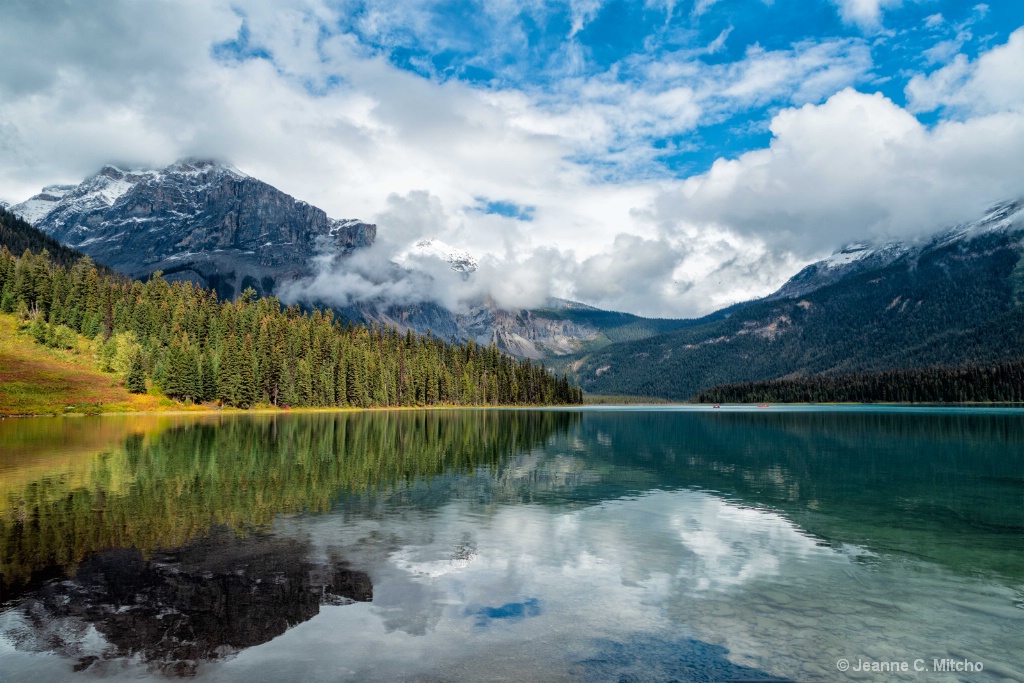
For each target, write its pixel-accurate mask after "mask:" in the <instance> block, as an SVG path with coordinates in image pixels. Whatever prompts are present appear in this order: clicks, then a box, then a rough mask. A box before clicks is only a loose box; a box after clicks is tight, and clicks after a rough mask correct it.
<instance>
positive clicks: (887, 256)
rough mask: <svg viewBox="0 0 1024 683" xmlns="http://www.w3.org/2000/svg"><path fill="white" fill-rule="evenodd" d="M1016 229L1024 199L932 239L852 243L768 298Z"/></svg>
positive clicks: (1023, 225) (1023, 224) (1021, 225)
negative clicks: (928, 251)
mask: <svg viewBox="0 0 1024 683" xmlns="http://www.w3.org/2000/svg"><path fill="white" fill-rule="evenodd" d="M1013 230H1024V200H1017V201H1008V202H1001V203H999V204H996V205H995V206H993V207H992V208H990V209H989V210H988V211H986V212H985V215H983V216H982V217H981V218H979V219H978V220H975V221H969V222H966V223H960V224H957V225H955V226H953V227H952V228H949V229H948V230H945V231H943V232H940V233H939V234H937V235H935V236H934V237H932V238H931V239H926V240H919V241H916V242H900V241H888V242H879V243H872V242H855V243H853V244H849V245H847V246H845V247H843V248H842V249H840V250H839V251H837V252H835V253H834V254H832V255H831V256H829V257H828V258H825V259H822V260H821V261H817V262H816V263H812V264H810V265H809V266H807V267H806V268H804V269H803V270H801V271H800V272H799V273H797V274H796V275H794V276H793V277H792V278H790V279H789V280H788V281H787V282H786V284H784V285H783V286H782V287H780V288H779V289H778V290H777V291H776V292H774V293H773V294H770V295H769V296H768V297H767V298H768V299H785V298H789V297H795V296H803V295H804V294H807V293H808V292H812V291H814V290H816V289H820V288H822V287H825V286H826V285H830V284H832V283H834V282H838V281H839V280H841V279H843V278H846V277H848V276H850V275H853V274H855V273H861V272H864V271H866V270H874V269H878V268H884V267H886V266H888V265H891V264H893V263H895V262H897V261H899V260H900V259H903V258H914V257H916V256H917V255H919V254H920V253H921V252H923V251H925V250H927V249H938V248H942V247H946V246H949V245H951V244H955V243H957V242H969V241H971V240H973V239H976V238H978V237H981V236H983V235H986V234H991V233H993V232H1000V231H1013Z"/></svg>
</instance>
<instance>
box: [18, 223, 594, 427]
mask: <svg viewBox="0 0 1024 683" xmlns="http://www.w3.org/2000/svg"><path fill="white" fill-rule="evenodd" d="M0 213H2V214H5V215H4V216H2V217H0V218H4V219H5V220H4V221H3V223H4V226H5V227H4V229H5V235H6V233H7V232H11V233H12V234H13V231H12V230H11V229H10V227H9V224H10V223H12V221H11V220H10V217H11V214H9V213H8V212H5V211H2V210H0ZM15 221H16V222H17V223H21V225H20V226H16V227H17V228H19V234H24V233H29V234H31V232H30V231H34V228H31V226H28V225H27V224H25V223H23V222H22V221H20V220H17V219H15ZM35 232H38V231H35ZM21 241H22V242H24V241H25V240H24V239H22V240H21ZM35 242H36V243H37V244H38V246H40V247H43V248H42V250H41V251H39V252H38V253H33V252H32V251H31V247H32V246H33V244H31V243H29V244H26V248H25V251H24V252H23V253H22V255H21V256H15V255H14V254H13V253H12V252H11V251H10V250H9V249H8V248H7V246H6V244H5V245H4V246H2V247H0V310H2V311H3V312H5V313H16V314H17V315H18V316H19V317H20V318H21V319H22V320H23V321H24V322H25V324H26V325H27V328H28V332H29V333H30V334H31V335H32V336H33V337H34V338H35V340H36V341H37V342H39V343H41V344H45V345H48V346H54V347H62V346H63V347H69V345H71V344H73V343H74V342H75V340H76V339H77V336H76V335H77V334H81V335H84V336H86V337H88V338H90V339H92V340H93V349H94V353H95V356H96V358H97V361H98V362H99V364H100V366H101V367H102V369H103V370H105V371H109V372H115V373H118V374H120V375H121V376H123V377H124V380H125V385H126V387H127V388H128V389H129V391H132V392H135V393H144V392H147V391H152V390H154V389H156V390H158V391H160V392H162V393H163V394H165V395H166V396H168V397H171V398H174V399H177V400H180V401H183V402H192V403H204V402H211V401H217V402H219V403H220V404H221V405H228V406H234V407H238V408H250V407H253V406H256V405H261V404H262V405H272V406H278V407H360V408H367V407H392V406H438V405H555V404H576V403H581V402H582V391H581V390H580V389H579V388H578V387H576V386H573V385H571V384H570V383H569V381H568V379H567V378H566V377H565V376H562V377H560V378H559V377H555V376H554V375H552V374H551V373H550V372H549V371H548V370H547V368H546V367H545V366H544V364H543V363H534V362H532V361H530V360H522V361H520V360H517V359H515V358H512V357H511V356H508V355H506V354H503V353H501V352H499V351H498V349H497V348H496V347H495V346H493V345H491V346H486V347H485V346H481V345H477V344H474V343H473V342H472V341H469V342H467V343H464V344H457V343H448V342H445V341H444V340H441V339H438V338H435V337H433V336H431V335H430V334H429V333H428V334H426V335H420V334H415V333H413V332H412V331H409V332H407V333H406V334H400V333H399V332H398V331H397V330H396V329H394V328H391V327H387V328H383V327H371V328H367V327H364V326H356V325H352V324H343V322H342V321H340V320H338V319H337V318H336V317H335V316H334V314H333V312H332V311H330V310H327V311H321V310H313V311H306V310H302V309H301V308H300V307H298V306H289V307H284V306H282V304H281V303H280V302H279V301H278V300H277V299H276V298H273V297H269V298H257V297H256V295H255V292H254V291H252V290H247V291H246V292H244V293H243V294H242V295H241V296H240V297H239V298H238V299H237V300H235V301H233V302H229V301H221V300H219V299H218V298H217V296H216V294H215V293H214V292H213V291H212V290H208V289H204V288H201V287H198V286H197V285H195V284H194V283H190V282H168V281H167V280H165V279H164V278H163V277H161V276H160V274H159V273H157V274H155V275H154V277H152V278H150V280H149V281H147V282H145V283H143V282H139V281H133V280H130V279H128V278H125V277H122V276H120V275H116V274H113V273H111V272H109V271H106V270H105V269H102V268H101V267H97V266H96V264H94V263H93V262H92V261H91V260H90V259H89V258H88V257H84V256H83V257H81V258H78V259H77V260H72V258H71V257H70V256H69V255H68V254H67V253H65V252H64V251H60V252H58V253H59V258H57V259H55V258H54V257H53V256H51V254H50V252H49V246H50V245H49V244H48V243H46V242H45V239H44V238H37V239H36V240H35Z"/></svg>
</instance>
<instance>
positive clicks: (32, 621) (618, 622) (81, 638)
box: [0, 410, 1024, 681]
mask: <svg viewBox="0 0 1024 683" xmlns="http://www.w3.org/2000/svg"><path fill="white" fill-rule="evenodd" d="M26 422H27V421H26ZM98 422H99V423H102V424H103V425H104V426H103V429H104V430H106V431H109V430H110V427H109V426H108V425H109V424H110V423H103V422H102V420H101V421H98ZM55 424H60V425H66V424H67V421H64V422H56V423H55ZM80 424H81V425H83V426H84V425H88V424H95V423H88V422H85V421H82V422H81V423H80ZM123 424H124V425H125V428H124V430H123V431H122V433H121V436H120V438H116V437H111V436H110V434H105V435H104V436H102V437H100V436H96V435H93V436H91V437H89V438H84V437H81V436H75V437H74V438H75V439H77V441H75V442H74V444H72V446H69V447H68V450H70V451H74V453H75V455H74V457H73V458H71V457H70V456H68V457H65V455H63V454H62V451H61V448H51V449H50V450H49V451H45V449H44V452H45V453H46V455H45V456H44V457H42V458H41V459H40V460H39V461H33V460H32V458H31V457H28V456H27V455H22V456H19V458H21V459H20V460H19V461H18V462H19V463H20V464H19V465H18V466H17V467H10V468H8V469H7V470H6V471H5V478H4V483H3V484H2V486H3V487H4V489H3V493H4V498H3V501H6V502H5V504H6V506H7V507H6V508H4V510H3V515H2V517H0V525H2V527H0V533H2V540H3V545H2V546H0V550H2V553H3V556H2V561H3V565H2V566H3V573H4V577H3V581H4V591H5V593H4V598H5V601H6V604H7V605H8V607H9V609H8V610H7V612H6V613H4V614H3V615H2V616H0V633H2V634H4V636H3V637H0V665H2V666H3V667H4V668H5V669H7V670H9V671H12V672H14V673H20V674H32V675H38V676H40V678H46V679H47V680H59V679H62V678H65V677H68V676H71V675H73V673H72V668H73V667H75V666H78V667H80V668H82V669H84V670H85V671H86V672H87V673H88V672H94V673H101V674H103V675H104V676H107V677H111V676H114V677H116V676H118V675H124V676H126V677H131V676H136V675H138V674H139V667H142V669H141V670H142V671H150V670H155V671H158V672H162V673H165V674H185V675H190V676H195V677H197V678H199V679H203V680H207V679H208V680H250V679H251V680H295V679H297V678H301V679H305V680H358V681H392V680H435V679H438V680H440V679H443V680H481V679H487V680H665V681H667V680H688V681H713V680H727V679H746V680H834V679H835V676H836V673H835V672H836V669H835V663H836V660H837V659H838V658H840V657H850V658H856V657H866V658H874V659H879V658H890V659H899V658H910V659H911V660H913V659H914V658H916V657H918V656H921V657H924V658H926V659H927V660H928V661H929V662H930V661H931V658H933V657H947V656H959V655H956V654H954V653H964V652H966V653H970V654H971V656H977V657H980V658H983V659H984V660H985V662H986V664H985V667H986V669H987V670H988V671H998V672H1000V675H1001V676H1002V677H1004V678H1010V679H1015V677H1017V678H1016V679H1017V680H1024V674H1021V673H1020V672H1021V670H1024V652H1022V651H1021V647H1020V638H1019V636H1020V633H1021V632H1022V629H1024V609H1021V605H1024V547H1022V545H1021V543H1020V540H1021V538H1022V532H1024V493H1022V492H1024V486H1022V483H1024V482H1022V480H1021V477H1020V473H1021V472H1024V420H1022V417H1021V414H1020V413H991V414H981V413H955V412H954V413H948V412H942V411H937V412H914V411H898V410H875V411H866V412H865V411H833V412H800V411H794V412H776V413H765V412H750V413H732V412H725V411H723V412H694V411H679V410H657V411H635V410H630V411H594V412H587V411H584V412H578V411H537V412H534V411H454V412H450V413H441V412H429V413H425V414H424V413H413V412H406V413H376V414H354V413H350V414H330V415H327V414H323V415H306V416H288V417H278V418H248V419H213V420H211V419H201V420H198V421H195V420H186V421H177V422H175V421H171V422H161V423H159V424H157V423H140V422H131V421H125V422H124V423H123ZM6 428H7V425H5V424H2V423H0V430H3V429H6ZM8 434H9V433H8ZM4 436H5V434H4V433H3V432H2V431H0V437H4ZM39 438H40V437H39V436H38V435H34V436H32V440H38V439H39ZM62 438H64V439H65V442H62V443H66V440H67V439H68V438H69V437H68V435H67V434H65V435H64V436H63V437H62ZM23 441H25V440H23ZM0 443H4V444H7V443H10V442H9V441H4V440H3V439H2V438H0ZM81 444H91V446H83V445H81ZM97 444H99V445H97ZM89 448H93V449H94V450H92V451H90V450H89ZM26 452H27V451H26ZM0 462H3V459H0ZM40 463H42V464H40ZM0 467H3V465H0ZM47 468H48V469H47ZM371 597H372V600H371V599H370V598H371ZM169 625H173V627H170V628H169ZM158 635H159V637H157V636H158ZM5 638H6V643H7V645H5V644H4V642H5V641H4V639H5ZM47 650H49V651H57V652H60V653H62V654H64V655H65V658H64V659H62V660H54V659H45V658H40V657H39V656H38V655H35V654H33V653H34V652H39V651H47ZM132 662H134V664H133V663H132ZM929 673H931V674H932V675H929V676H925V677H918V679H919V680H949V681H954V680H979V681H984V680H991V679H986V678H985V676H987V675H988V674H984V675H982V676H981V677H980V678H976V679H975V678H972V677H970V676H966V677H964V676H961V677H959V678H957V677H951V676H946V677H945V678H943V675H937V674H934V672H929ZM20 677H27V676H20ZM879 680H881V679H879Z"/></svg>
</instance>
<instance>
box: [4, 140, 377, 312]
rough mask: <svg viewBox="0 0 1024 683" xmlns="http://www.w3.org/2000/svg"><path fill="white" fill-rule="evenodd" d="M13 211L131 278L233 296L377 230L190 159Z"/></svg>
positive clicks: (50, 195)
mask: <svg viewBox="0 0 1024 683" xmlns="http://www.w3.org/2000/svg"><path fill="white" fill-rule="evenodd" d="M12 210H13V211H14V212H15V213H17V214H18V215H20V216H21V217H22V218H24V219H26V220H27V221H28V222H30V223H32V224H33V225H35V226H36V227H38V228H39V229H40V230H43V231H44V232H46V233H48V234H50V235H51V236H53V237H54V238H56V239H58V240H59V241H61V242H63V243H64V244H67V245H69V246H72V247H75V248H78V249H81V250H82V251H84V252H85V253H87V254H89V255H90V256H92V257H93V258H95V259H96V260H97V261H99V262H101V263H104V264H106V265H108V266H110V267H112V268H114V269H116V270H119V271H121V272H123V273H125V274H126V275H130V276H132V277H137V278H145V277H148V275H149V274H150V273H153V272H154V271H157V270H161V271H163V272H164V275H165V277H167V278H168V279H172V280H176V279H181V280H191V281H194V282H197V283H199V284H201V285H204V286H210V287H213V288H215V289H216V290H217V291H218V293H219V294H220V295H221V296H224V297H228V298H230V297H234V296H237V295H238V294H239V293H240V292H241V291H242V290H243V289H245V288H248V287H252V288H253V289H255V290H256V291H257V292H258V293H261V294H270V293H272V292H273V291H274V289H275V287H276V283H278V282H280V281H282V279H292V278H295V277H300V276H302V275H304V274H307V273H308V272H309V271H310V269H311V263H312V259H313V257H314V256H315V255H316V254H318V253H322V252H328V253H332V254H341V255H344V254H347V253H349V252H351V251H352V250H353V249H357V248H360V247H365V246H368V245H369V244H370V243H372V242H373V240H374V237H375V236H376V226H373V225H369V224H367V223H362V222H360V221H356V220H335V219H332V218H329V217H328V216H327V215H326V214H325V213H324V212H323V211H322V210H320V209H318V208H317V207H315V206H312V205H310V204H308V203H307V202H304V201H300V200H297V199H295V198H294V197H291V196H289V195H287V194H285V193H283V192H281V191H280V190H278V189H276V188H274V187H272V186H270V185H268V184H267V183H264V182H262V181H260V180H258V179H256V178H251V177H249V176H248V175H246V174H245V173H242V172H241V171H239V170H238V169H236V168H233V167H231V166H228V165H226V164H222V163H218V162H215V161H209V160H201V159H183V160H181V161H178V162H176V163H174V164H171V165H170V166H167V167H165V168H162V169H122V168H119V167H117V166H113V165H108V166H104V167H103V168H102V169H101V170H100V171H99V172H98V173H96V174H95V175H93V176H91V177H89V178H86V179H85V180H84V181H83V182H82V183H81V184H79V185H75V186H50V187H46V188H44V189H43V191H42V192H40V193H39V194H37V195H35V196H34V197H32V198H30V199H29V200H27V201H25V202H22V203H21V204H18V205H16V206H14V207H12Z"/></svg>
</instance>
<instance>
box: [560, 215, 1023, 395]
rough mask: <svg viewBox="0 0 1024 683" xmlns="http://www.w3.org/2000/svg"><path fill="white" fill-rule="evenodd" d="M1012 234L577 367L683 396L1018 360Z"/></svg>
mask: <svg viewBox="0 0 1024 683" xmlns="http://www.w3.org/2000/svg"><path fill="white" fill-rule="evenodd" d="M1022 304H1024V265H1022V260H1021V248H1020V237H1019V233H1015V232H1012V231H1003V232H992V233H989V234H985V235H982V236H979V237H977V238H975V239H973V240H970V241H967V240H962V241H957V242H953V243H950V244H940V245H937V246H935V247H934V248H928V249H925V250H923V251H921V252H920V253H919V254H914V255H911V256H906V257H904V258H901V259H899V260H897V261H896V262H894V263H892V264H890V265H888V266H885V267H882V268H879V269H874V270H869V271H865V272H862V273H857V274H855V275H852V276H850V277H847V278H845V279H843V280H840V281H839V282H836V283H835V284H832V285H828V286H825V287H822V288H820V289H817V290H815V291H813V292H810V293H808V294H805V295H804V296H801V297H793V298H789V299H783V300H762V301H757V302H753V303H751V304H749V305H747V306H745V307H743V308H741V309H739V310H737V311H735V312H734V313H733V315H731V316H730V317H729V318H728V319H725V320H717V321H712V322H710V323H707V324H704V325H699V326H696V327H690V328H686V329H682V330H679V331H676V332H671V333H669V334H663V335H659V336H656V337H651V338H649V339H645V340H641V341H636V342H629V343H622V344H615V345H612V346H608V347H606V348H604V349H602V350H600V351H596V352H594V353H591V354H588V355H587V356H586V357H583V358H580V359H578V360H577V361H576V364H575V369H576V371H577V373H578V377H579V380H580V382H581V385H582V386H583V388H584V389H586V390H587V391H591V392H596V393H609V394H635V395H645V396H664V397H668V398H674V399H683V400H685V399H689V398H690V397H692V396H693V395H694V394H696V393H698V392H700V391H702V390H705V389H709V388H711V387H715V386H718V385H722V384H729V383H741V382H756V381H761V380H768V379H774V378H781V377H787V376H809V375H816V374H833V375H836V374H848V373H859V372H877V371H883V370H889V369H910V368H925V367H930V366H937V365H946V366H960V365H966V364H977V365H992V364H996V363H1000V362H1004V361H1009V360H1014V359H1018V358H1020V357H1021V355H1022V353H1024V305H1022Z"/></svg>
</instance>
